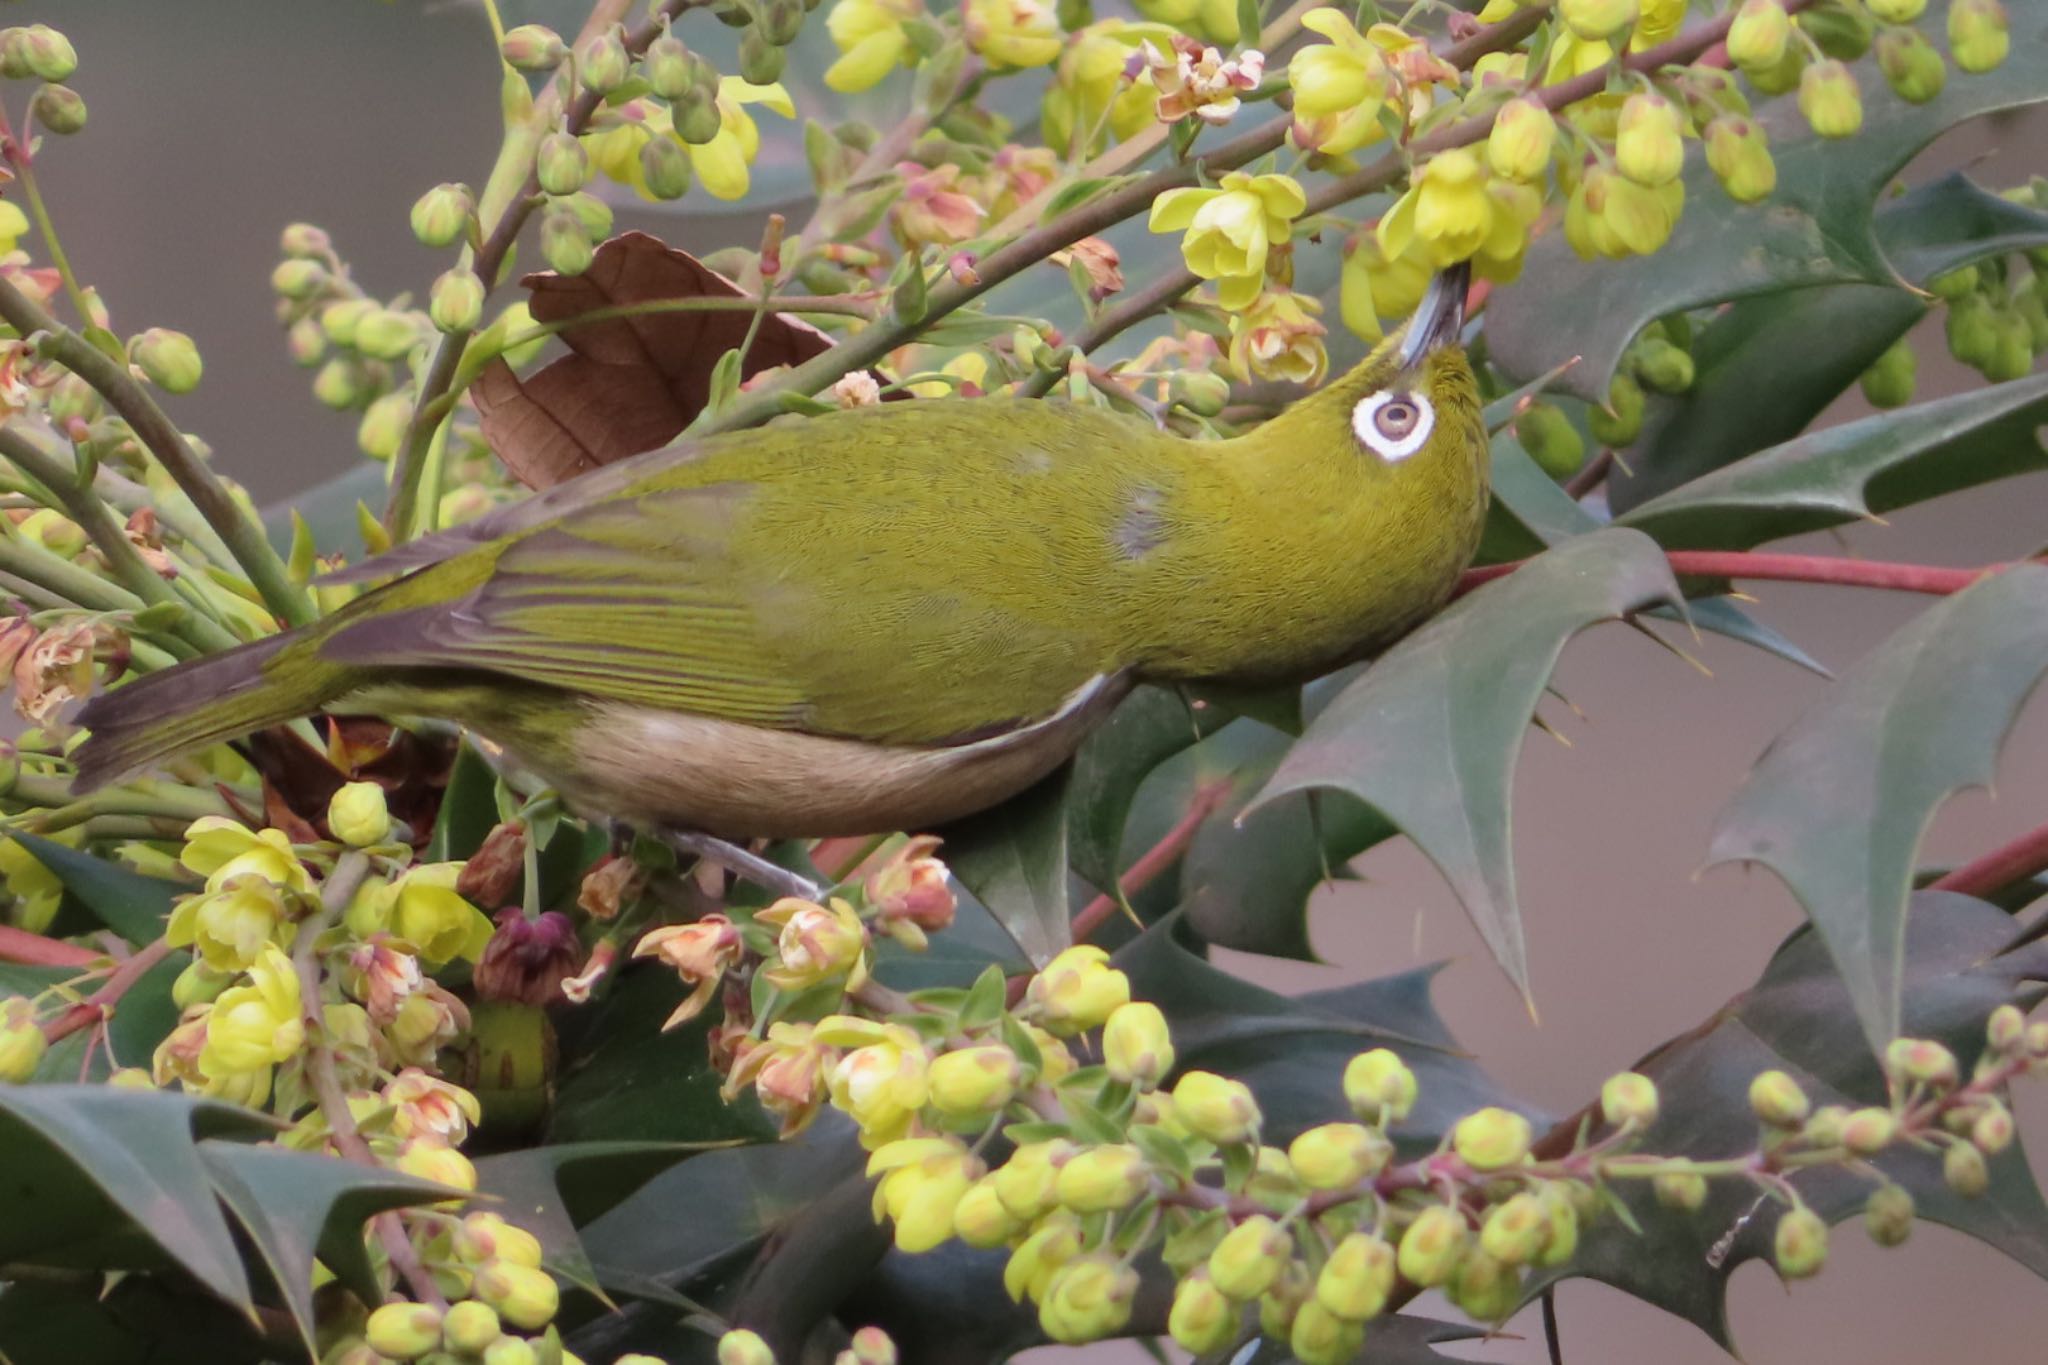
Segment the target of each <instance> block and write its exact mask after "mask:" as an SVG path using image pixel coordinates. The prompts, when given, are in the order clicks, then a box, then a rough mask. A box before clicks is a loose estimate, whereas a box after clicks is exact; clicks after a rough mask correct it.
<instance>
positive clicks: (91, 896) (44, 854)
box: [13, 830, 193, 944]
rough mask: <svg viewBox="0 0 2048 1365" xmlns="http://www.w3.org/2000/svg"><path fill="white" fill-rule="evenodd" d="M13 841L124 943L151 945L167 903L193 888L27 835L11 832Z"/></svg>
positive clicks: (167, 911)
mask: <svg viewBox="0 0 2048 1365" xmlns="http://www.w3.org/2000/svg"><path fill="white" fill-rule="evenodd" d="M13 837H14V839H15V840H16V841H17V842H19V843H20V844H21V846H22V847H23V848H25V849H27V850H28V851H29V852H30V853H33V854H34V855H35V856H36V861H37V862H39V863H41V864H42V865H43V866H44V867H46V868H48V869H49V870H50V873H51V875H52V876H54V877H56V878H57V880H58V881H60V882H62V883H64V890H65V891H66V892H67V893H68V894H69V895H71V896H73V897H75V898H76V899H77V900H78V902H79V904H81V905H83V906H84V907H85V908H86V909H87V910H89V911H91V912H92V914H93V917H94V918H96V919H98V920H99V921H100V923H102V924H104V925H106V926H107V927H108V928H109V929H112V930H113V931H114V932H115V933H117V934H119V935H120V936H121V937H122V938H125V939H127V940H128V941H129V942H130V943H134V944H143V943H151V942H154V941H155V940H156V939H158V938H160V937H162V936H163V932H164V918H165V917H166V916H167V915H169V914H170V913H171V901H172V900H173V899H174V898H175V897H177V896H179V895H181V894H183V893H184V892H186V891H190V890H192V889H193V888H191V887H189V886H180V885H179V884H178V883H176V882H167V881H161V880H159V879H158V878H155V877H145V876H143V875H142V874H141V873H139V872H131V871H129V870H128V869H127V868H125V867H122V866H121V865H119V864H118V863H115V862H112V861H110V860H108V859H106V858H95V857H94V856H93V855H92V854H90V853H82V852H80V851H79V850H77V849H75V848H66V847H65V846H64V845H63V844H59V843H53V842H52V841H50V840H48V839H42V838H38V837H37V836H35V835H33V834H27V833H23V832H21V831H19V830H17V831H15V832H14V835H13Z"/></svg>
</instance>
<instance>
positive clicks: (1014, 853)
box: [939, 764, 1073, 966]
mask: <svg viewBox="0 0 2048 1365" xmlns="http://www.w3.org/2000/svg"><path fill="white" fill-rule="evenodd" d="M1072 770H1073V768H1072V765H1071V764H1068V765H1065V766H1063V767H1061V769H1060V770H1059V771H1058V772H1056V773H1054V774H1053V775H1052V776H1051V777H1048V778H1045V779H1044V780H1043V781H1041V782H1039V783H1038V784H1037V785H1036V786H1034V787H1032V788H1030V789H1029V790H1027V791H1024V792H1022V793H1020V794H1019V795H1016V796H1013V797H1011V798H1010V799H1009V800H1007V801H1005V802H1003V803H1002V804H1001V805H999V806H996V807H994V808H993V809H991V810H986V811H983V812H981V813H980V814H979V815H970V816H968V817H967V818H966V819H965V820H960V821H957V822H955V823H954V824H952V825H950V826H948V827H947V828H945V829H943V830H941V831H939V833H940V834H941V835H942V836H943V837H944V839H945V849H946V866H947V867H948V868H950V869H951V870H952V873H953V876H954V879H955V880H957V881H958V882H959V883H960V884H961V885H962V886H964V887H966V888H967V889H968V890H969V891H972V892H973V893H974V895H975V898H976V899H978V900H979V901H980V902H981V903H982V904H983V905H985V906H987V907H988V910H989V913H990V914H992V915H994V916H995V918H996V922H997V923H998V924H1000V925H1002V926H1003V928H1004V929H1005V930H1007V931H1008V933H1009V935H1010V937H1011V938H1013V939H1015V940H1016V942H1017V946H1018V948H1020V949H1022V950H1023V953H1024V956H1026V957H1028V958H1030V959H1031V961H1033V962H1035V963H1037V964H1039V965H1041V966H1042V965H1044V964H1045V963H1046V962H1048V961H1050V960H1051V958H1052V955H1053V954H1054V953H1057V952H1058V951H1059V950H1060V949H1062V948H1064V947H1066V946H1067V943H1068V941H1069V938H1068V929H1067V822H1066V814H1065V804H1066V792H1067V778H1068V774H1069V773H1071V772H1072Z"/></svg>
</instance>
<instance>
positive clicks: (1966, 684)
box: [1713, 565, 2048, 1049]
mask: <svg viewBox="0 0 2048 1365" xmlns="http://www.w3.org/2000/svg"><path fill="white" fill-rule="evenodd" d="M2044 670H2048V568H2044V567H2041V566H2038V565H2022V566H2019V567H2017V568H2013V569H2010V570H2008V571H2007V572H2005V573H2001V574H1997V575H1995V576H1993V577H1991V578H1988V579H1985V580H1983V581H1982V582H1979V583H1977V584H1975V585H1973V586H1971V587H1970V588H1968V589H1966V590H1965V591H1963V592H1960V593H1957V594H1956V595H1955V596H1954V597H1951V598H1949V599H1947V600H1946V601H1944V602H1942V603H1940V604H1939V605H1937V606H1934V607H1931V608H1929V609H1928V610H1926V611H1924V612H1922V613H1921V614H1920V615H1919V616H1918V617H1916V618H1914V619H1913V620H1912V621H1911V622H1910V623H1908V624H1907V625H1906V627H1905V628H1904V629H1903V630H1900V631H1899V632H1898V633H1897V634H1895V635H1893V636H1892V638H1891V639H1890V640H1888V641H1886V642H1885V643H1884V645H1883V646H1881V647H1880V648H1879V649H1878V650H1877V651H1876V652H1875V653H1873V654H1871V655H1870V656H1869V657H1868V658H1866V659H1864V660H1863V661H1862V662H1860V663H1858V664H1857V665H1856V667H1855V668H1853V669H1851V670H1850V671H1849V672H1848V673H1846V674H1844V675H1843V677H1842V680H1841V681H1840V682H1839V683H1837V684H1836V685H1835V686H1834V687H1833V688H1832V689H1831V690H1830V691H1828V692H1827V693H1826V694H1824V695H1823V696H1822V697H1821V699H1820V700H1819V701H1818V702H1817V703H1816V704H1815V705H1814V706H1812V707H1811V708H1809V709H1808V710H1807V711H1806V713H1805V714H1804V715H1802V716H1800V717H1799V719H1797V720H1796V721H1794V722H1793V723H1792V726H1791V727H1790V728H1789V729H1787V730H1786V731H1785V732H1784V733H1783V734H1781V735H1779V736H1778V737H1777V739H1775V740H1774V741H1772V743H1771V747H1770V748H1769V749H1767V750H1765V752H1764V755H1763V757H1762V758H1760V759H1758V760H1757V765H1756V768H1755V769H1754V771H1752V772H1751V773H1750V775H1749V778H1748V780H1747V781H1745V782H1744V784H1743V786H1742V789H1741V790H1740V791H1739V792H1737V793H1736V795H1735V798H1734V799H1733V800H1732V801H1731V802H1730V803H1729V805H1728V807H1727V809H1726V810H1724V811H1723V812H1722V813H1721V816H1720V819H1719V822H1718V824H1717V826H1716V828H1715V833H1714V842H1713V858H1714V860H1715V861H1716V862H1732V861H1747V862H1757V863H1762V864H1764V865H1765V866H1767V867H1769V868H1770V869H1771V870H1772V871H1773V872H1775V873H1777V874H1778V875H1779V876H1780V877H1782V878H1783V879H1784V881H1785V884H1786V885H1787V886H1789V887H1791V889H1792V892H1793V894H1794V895H1796V896H1797V897H1798V898H1799V903H1800V904H1801V905H1802V906H1804V907H1805V909H1806V914H1807V917H1808V918H1809V919H1811V920H1812V921H1813V925H1814V927H1815V928H1816V929H1817V930H1818V931H1819V932H1820V935H1821V937H1822V939H1823V940H1825V941H1826V943H1827V945H1828V950H1829V951H1830V952H1831V953H1832V954H1833V955H1834V958H1835V963H1836V965H1837V966H1838V967H1839V968H1840V970H1841V972H1842V975H1843V978H1844V980H1845V981H1846V983H1847V987H1848V993H1849V998H1850V1000H1851V1001H1853V1002H1854V1003H1855V1007H1856V1016H1857V1018H1858V1019H1859V1020H1861V1021H1862V1024H1863V1030H1864V1034H1865V1036H1866V1038H1867V1039H1868V1040H1869V1041H1870V1043H1871V1045H1872V1046H1873V1047H1875V1048H1878V1049H1882V1048H1883V1046H1884V1044H1885V1043H1886V1042H1887V1041H1888V1040H1889V1039H1890V1038H1891V1037H1892V1036H1893V1035H1894V1034H1896V1033H1897V1032H1898V1023H1899V983H1900V979H1901V976H1902V974H1903V972H1904V970H1905V937H1906V899H1907V894H1908V892H1909V890H1910V889H1911V886H1912V882H1913V861H1914V854H1915V852H1916V851H1917V850H1918V848H1919V846H1920V837H1921V835H1922V834H1923V833H1924V832H1925V830H1926V828H1927V823H1928V821H1929V820H1930V819H1932V818H1933V815H1934V812H1935V810H1936V809H1937V808H1938V807H1939V806H1940V805H1941V803H1942V802H1943V801H1944V800H1946V799H1947V798H1948V797H1949V796H1950V795H1951V794H1952V793H1954V792H1956V791H1957V790H1959V789H1961V788H1964V787H1968V786H1976V785H1984V784H1988V783H1989V782H1990V781H1991V779H1992V777H1993V775H1994V772H1995V767H1996V761H1997V757H1998V747H1999V744H2000V743H2001V741H2002V740H2003V738H2004V736H2005V733H2006V731H2007V730H2008V729H2010V728H2011V726H2012V723H2013V720H2014V718H2015V716H2016V714H2017V712H2018V710H2019V706H2020V703H2021V702H2023V701H2024V700H2025V699H2026V696H2027V694H2028V693H2029V692H2030V691H2032V690H2033V688H2034V685H2035V683H2036V682H2037V681H2038V680H2039V679H2040V677H2041V674H2042V673H2043V671H2044Z"/></svg>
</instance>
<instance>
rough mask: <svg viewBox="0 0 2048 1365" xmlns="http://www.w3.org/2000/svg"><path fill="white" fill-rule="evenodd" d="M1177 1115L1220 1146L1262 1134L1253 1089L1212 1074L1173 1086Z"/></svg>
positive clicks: (1198, 1073)
mask: <svg viewBox="0 0 2048 1365" xmlns="http://www.w3.org/2000/svg"><path fill="white" fill-rule="evenodd" d="M1173 1112H1174V1116H1175V1117H1176V1118H1178V1119H1179V1120H1180V1121H1181V1124H1182V1126H1184V1127H1185V1128H1186V1129H1187V1130H1188V1131H1189V1132H1190V1133H1193V1134H1194V1135H1195V1136H1196V1137H1199V1138H1203V1139H1205V1140H1207V1141H1209V1142H1213V1143H1215V1144H1216V1145H1217V1146H1219V1147H1222V1146H1228V1145H1229V1144H1231V1143H1234V1142H1248V1141H1250V1140H1251V1139H1252V1137H1253V1136H1254V1135H1255V1134H1256V1133H1257V1132H1258V1131H1259V1105H1258V1101H1257V1100H1254V1099H1253V1098H1252V1092H1251V1090H1250V1089H1249V1088H1248V1087H1247V1086H1246V1085H1245V1084H1244V1083H1243V1082H1242V1081H1234V1080H1231V1079H1229V1078H1228V1077H1224V1076H1218V1075H1217V1074H1215V1073H1214V1072H1212V1071H1190V1072H1188V1073H1187V1074H1186V1075H1185V1076H1182V1077H1181V1078H1180V1082H1179V1083H1178V1084H1177V1085H1175V1086H1174V1087H1173ZM1219 1283H1221V1282H1220V1281H1219Z"/></svg>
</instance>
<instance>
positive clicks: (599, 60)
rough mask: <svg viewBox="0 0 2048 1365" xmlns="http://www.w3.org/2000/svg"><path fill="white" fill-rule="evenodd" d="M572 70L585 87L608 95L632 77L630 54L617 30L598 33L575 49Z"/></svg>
mask: <svg viewBox="0 0 2048 1365" xmlns="http://www.w3.org/2000/svg"><path fill="white" fill-rule="evenodd" d="M576 74H577V76H578V77H579V78H580V79H581V80H582V82H583V88H584V89H585V90H588V91H591V92H592V93H594V94H599V95H609V94H610V93H611V92H612V91H614V90H616V89H618V88H619V87H620V86H622V85H624V84H625V83H626V82H627V81H628V80H629V79H631V78H632V75H633V57H632V54H630V53H628V52H627V51H626V45H625V44H624V43H623V42H621V41H620V40H619V35H618V32H617V30H613V31H611V32H608V33H600V34H598V35H597V36H596V37H593V38H590V39H588V40H587V41H585V43H584V44H583V46H581V47H579V48H577V49H576Z"/></svg>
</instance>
